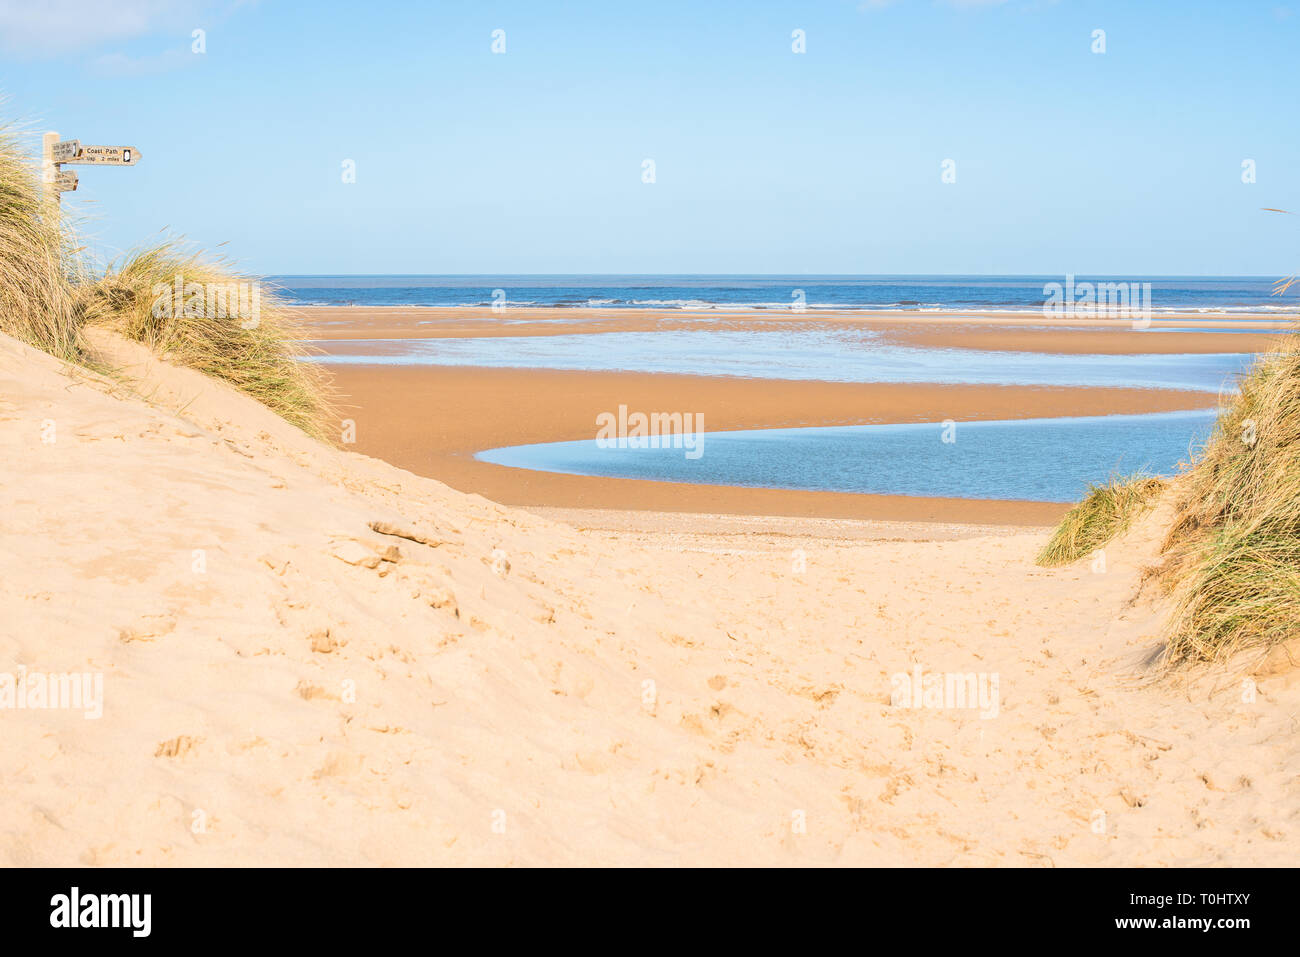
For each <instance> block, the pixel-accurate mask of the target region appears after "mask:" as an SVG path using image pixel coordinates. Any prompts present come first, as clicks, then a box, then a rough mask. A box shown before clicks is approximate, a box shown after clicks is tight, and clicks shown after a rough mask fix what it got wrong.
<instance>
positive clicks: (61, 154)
mask: <svg viewBox="0 0 1300 957" xmlns="http://www.w3.org/2000/svg"><path fill="white" fill-rule="evenodd" d="M80 152H81V141H80V140H64V141H63V142H61V143H55V144H54V146H53V147H52V158H53V160H54V162H56V163H66V162H68V161H69V160H71V159H73V158H74V157H75V156H76V155H77V154H78V153H80Z"/></svg>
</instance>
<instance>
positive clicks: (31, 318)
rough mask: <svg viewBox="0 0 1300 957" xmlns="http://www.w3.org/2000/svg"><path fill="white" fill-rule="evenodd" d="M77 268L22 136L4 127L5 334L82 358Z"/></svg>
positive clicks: (1, 319) (1, 267) (0, 161)
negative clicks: (76, 304) (75, 289)
mask: <svg viewBox="0 0 1300 957" xmlns="http://www.w3.org/2000/svg"><path fill="white" fill-rule="evenodd" d="M76 268H77V266H76V261H75V256H74V254H73V247H72V243H71V241H70V239H69V234H68V232H67V231H66V230H64V229H63V228H62V227H61V224H60V222H59V218H58V214H57V211H56V210H55V209H53V208H52V207H50V206H47V205H46V200H45V198H44V196H43V190H42V186H41V174H40V170H39V168H38V167H37V165H36V164H35V163H34V162H33V161H32V159H31V158H30V157H29V155H28V153H27V152H26V151H25V149H24V146H23V136H22V134H21V133H20V132H19V131H18V130H16V129H14V128H13V127H11V126H0V332H4V333H6V334H8V335H10V336H13V337H14V338H16V339H21V340H22V341H23V342H26V343H27V344H28V345H31V346H34V347H36V348H37V349H41V350H43V351H45V352H49V353H51V354H52V355H56V356H58V357H59V358H61V359H69V360H73V359H76V358H77V357H78V355H79V348H78V337H77V328H78V325H77V317H76V313H75V309H74V301H73V298H74V294H73V285H72V280H73V279H74V278H75V272H76Z"/></svg>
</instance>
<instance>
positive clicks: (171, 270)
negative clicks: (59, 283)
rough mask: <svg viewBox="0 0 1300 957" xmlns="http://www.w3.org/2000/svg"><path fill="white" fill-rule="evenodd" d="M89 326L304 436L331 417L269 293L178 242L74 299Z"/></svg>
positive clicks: (294, 332)
mask: <svg viewBox="0 0 1300 957" xmlns="http://www.w3.org/2000/svg"><path fill="white" fill-rule="evenodd" d="M79 306H80V309H81V312H82V315H83V316H84V317H85V320H86V321H87V322H89V323H94V324H97V325H102V326H106V327H108V328H110V329H113V330H115V331H117V332H119V333H121V334H122V335H124V336H126V337H127V338H129V339H132V340H134V341H136V342H141V343H144V344H145V345H147V346H149V347H150V348H151V349H152V350H153V351H155V352H156V353H157V354H158V355H160V356H162V357H163V358H166V359H167V360H169V361H171V362H174V363H176V364H177V365H182V366H186V367H188V368H191V369H197V370H198V371H200V372H203V373H205V374H207V375H210V376H212V377H213V378H217V379H221V380H223V381H225V382H228V383H230V384H231V385H233V386H234V387H235V388H237V389H239V390H240V391H241V392H244V393H246V394H248V395H250V396H252V397H253V398H254V399H257V400H258V401H259V402H261V403H263V404H264V405H266V406H268V407H269V408H270V409H272V410H273V411H274V412H276V413H278V414H279V415H281V416H282V417H283V418H285V419H287V420H288V421H290V422H292V423H293V424H295V425H297V426H299V427H300V428H302V429H303V430H305V431H306V432H308V433H310V434H312V435H315V436H318V437H323V436H324V435H325V432H326V427H327V425H328V424H329V422H330V421H331V419H332V417H333V411H332V408H331V403H330V398H329V395H328V392H327V389H326V387H325V384H324V382H325V380H324V378H323V374H322V371H321V369H320V367H319V366H317V365H315V364H313V363H310V362H304V361H302V360H303V359H304V358H306V357H307V350H306V348H305V347H304V346H303V345H302V343H301V338H300V335H299V328H298V324H297V322H296V321H295V319H294V317H293V315H292V313H291V312H290V311H289V309H288V308H287V307H286V306H285V305H284V303H283V302H282V301H281V300H280V299H279V298H278V297H277V296H276V295H275V294H274V292H273V291H271V290H270V289H267V288H265V287H263V286H261V285H260V284H259V283H257V282H256V281H255V280H253V279H250V278H249V277H246V276H242V275H240V274H238V273H237V272H235V271H234V270H232V269H231V268H230V267H229V266H228V265H227V264H226V263H224V262H222V261H220V260H215V259H211V258H208V257H206V256H204V255H202V254H200V253H195V252H190V251H187V250H186V249H184V248H183V247H182V246H181V245H180V243H179V242H177V241H174V240H172V241H167V242H163V243H161V244H160V245H158V246H155V247H152V248H149V249H145V250H142V251H140V252H136V253H134V254H132V255H130V256H128V257H127V258H126V259H125V261H124V262H123V263H122V264H121V265H120V266H118V267H117V268H115V269H110V270H109V272H108V273H107V274H106V275H105V276H104V277H103V278H102V279H100V280H98V281H97V282H94V283H88V284H86V285H85V286H84V288H83V289H82V290H81V296H80V300H79Z"/></svg>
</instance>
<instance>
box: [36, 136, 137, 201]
mask: <svg viewBox="0 0 1300 957" xmlns="http://www.w3.org/2000/svg"><path fill="white" fill-rule="evenodd" d="M138 162H140V151H139V150H138V149H136V148H135V147H134V146H82V145H81V140H60V139H59V134H58V133H46V134H45V135H44V137H42V139H41V180H42V182H43V183H44V184H45V190H46V196H47V198H48V199H52V200H53V206H54V209H55V211H57V210H58V206H59V201H60V197H61V196H62V194H63V193H68V192H72V191H73V190H75V189H76V188H77V174H76V173H74V172H73V171H72V170H63V169H60V167H61V166H65V165H66V166H134V165H135V164H136V163H138Z"/></svg>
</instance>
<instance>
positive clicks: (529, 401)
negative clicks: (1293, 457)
mask: <svg viewBox="0 0 1300 957" xmlns="http://www.w3.org/2000/svg"><path fill="white" fill-rule="evenodd" d="M589 311H595V312H597V313H599V314H598V315H597V316H595V317H592V316H588V315H587V313H588V312H589ZM516 312H518V313H519V315H518V316H516ZM615 312H617V313H618V314H614V313H615ZM302 313H303V315H304V317H305V320H306V322H305V324H306V330H307V331H306V332H305V333H304V334H306V335H309V336H311V337H313V338H317V339H320V340H325V341H324V342H322V343H319V345H320V346H321V348H322V349H323V350H324V351H326V352H328V351H331V347H333V348H334V349H337V350H347V349H348V347H349V346H348V342H347V340H354V339H367V340H372V339H378V340H391V341H392V343H393V345H394V347H395V348H397V347H400V346H401V344H402V343H403V342H405V341H408V340H411V339H415V338H426V337H427V338H435V339H436V338H447V337H451V336H455V337H457V338H475V337H498V336H500V335H505V334H509V335H551V334H556V333H558V332H563V333H564V334H568V335H586V336H600V335H602V334H604V333H608V332H612V331H624V332H626V331H652V330H663V329H668V330H675V329H682V328H686V327H688V326H690V327H694V326H698V324H699V320H698V319H695V318H692V317H689V316H686V317H683V316H680V315H673V314H670V315H667V316H664V315H663V313H655V314H651V313H649V312H642V311H638V310H618V311H615V310H604V311H599V310H585V309H584V310H572V309H568V310H565V309H549V310H543V309H529V310H522V309H521V310H513V309H512V310H510V311H508V312H507V313H505V314H504V316H502V315H498V314H493V313H492V312H491V311H490V310H464V309H463V310H455V309H437V308H412V307H407V308H390V309H383V308H380V309H354V308H349V307H316V308H304V309H303V310H302ZM575 313H581V315H579V316H575ZM624 313H632V314H631V315H625V314H624ZM900 315H904V314H891V315H890V316H887V317H884V318H880V319H877V318H875V317H866V318H864V317H863V316H862V315H861V314H857V315H852V316H841V317H834V316H832V317H830V318H828V319H826V318H824V317H822V316H821V315H820V314H818V315H817V316H815V317H813V318H809V319H801V320H797V321H799V322H822V321H825V322H830V323H832V324H835V323H859V324H864V325H870V326H871V327H872V328H876V329H879V330H883V331H885V333H886V334H887V335H888V336H890V337H893V338H895V339H897V341H898V342H900V343H907V344H910V345H918V346H924V347H927V348H944V349H952V348H981V349H985V348H987V349H998V350H1012V351H1022V352H1043V353H1075V354H1079V353H1089V352H1093V351H1095V352H1098V353H1103V354H1105V353H1113V354H1136V353H1143V352H1154V353H1160V354H1165V353H1169V352H1181V351H1186V352H1190V353H1193V354H1195V353H1223V352H1241V353H1248V352H1251V351H1254V349H1257V348H1260V347H1261V344H1263V345H1267V343H1268V342H1270V341H1272V340H1273V338H1275V336H1276V332H1274V333H1260V334H1258V335H1256V334H1249V333H1235V332H1234V333H1228V332H1223V331H1221V327H1222V326H1223V325H1225V324H1226V322H1225V320H1223V319H1221V318H1220V319H1213V318H1211V319H1208V320H1202V321H1203V322H1205V323H1206V328H1205V330H1204V331H1199V332H1195V333H1182V332H1177V333H1175V332H1168V333H1166V332H1151V331H1142V332H1139V331H1133V330H1132V329H1131V328H1129V327H1127V324H1121V325H1125V326H1126V328H1125V329H1122V330H1121V329H1114V328H1107V329H1102V330H1097V331H1091V330H1086V329H1085V330H1079V329H1073V328H1072V329H1070V330H1051V329H1048V330H1042V329H1039V328H1036V327H1032V326H1028V325H1026V321H1025V319H1024V317H1023V316H1005V317H1003V323H1002V324H993V325H991V324H990V322H989V320H988V318H986V317H981V318H980V319H978V320H962V319H960V318H959V317H955V316H948V317H942V318H941V317H928V318H925V319H924V322H923V323H918V322H917V321H916V316H915V314H912V316H911V317H910V318H909V320H908V321H907V322H899V321H898V316H900ZM715 321H718V320H715V319H714V318H712V317H710V318H709V322H710V323H711V325H710V328H713V326H712V323H713V322H715ZM788 321H790V320H789V319H788V317H780V318H775V317H768V316H762V315H755V314H753V313H750V314H746V315H744V316H741V317H739V318H734V319H731V320H723V322H724V323H725V324H727V325H728V326H729V327H731V328H753V327H761V328H766V327H768V325H769V324H771V323H776V322H782V323H784V322H788ZM1170 321H1171V322H1175V323H1177V324H1178V327H1179V328H1184V324H1185V323H1187V322H1192V321H1194V320H1193V319H1191V318H1179V319H1174V320H1170ZM1216 330H1219V331H1216ZM368 348H372V345H371V344H369V343H368ZM329 369H330V374H331V375H332V377H333V380H334V382H335V385H336V387H337V389H338V391H339V393H340V403H341V405H342V407H343V415H344V417H346V418H348V419H350V420H352V421H353V422H354V423H355V427H356V428H355V433H356V443H355V448H356V450H357V451H359V452H362V453H364V454H367V455H373V456H376V457H378V458H382V459H384V460H385V461H388V462H392V463H393V464H395V465H398V466H401V467H402V468H405V469H409V470H410V471H412V472H415V473H417V474H420V475H424V476H427V477H431V478H436V479H438V480H439V481H442V482H445V483H447V484H448V485H450V486H452V487H453V488H456V489H459V490H460V491H464V492H477V493H479V494H482V495H485V496H487V497H488V498H491V499H493V500H494V501H498V502H502V503H505V504H509V505H520V506H530V507H531V506H538V507H551V508H566V509H567V508H576V509H582V508H612V509H636V510H645V511H652V512H697V513H725V514H749V515H772V516H779V515H788V516H806V517H823V518H859V519H878V520H887V521H937V522H975V523H983V524H1008V525H1048V524H1051V523H1053V522H1054V521H1056V520H1057V519H1058V518H1059V517H1060V516H1061V514H1062V513H1063V512H1064V511H1065V509H1066V506H1064V505H1060V504H1056V503H1045V502H1024V501H992V500H979V499H958V498H927V497H921V496H884V495H861V494H845V493H836V492H810V491H790V490H782V489H765V488H739V487H724V486H708V485H684V484H679V483H665V482H654V481H645V480H638V479H615V478H596V477H589V476H578V475H563V474H557V473H547V472H537V471H527V470H522V469H514V468H506V467H503V466H499V465H493V464H489V463H485V462H480V461H476V460H475V459H474V453H476V452H479V451H482V450H485V449H491V448H496V447H500V446H508V445H521V444H529V443H537V442H556V441H567V440H574V439H589V438H591V437H592V435H593V434H594V431H595V420H596V416H597V415H598V414H600V413H601V412H603V411H606V410H610V409H616V408H618V406H619V405H620V404H625V405H628V406H629V407H630V408H634V409H674V410H680V411H691V412H698V413H701V414H703V416H704V421H705V422H706V424H707V428H709V429H710V430H733V429H759V428H784V427H797V426H825V425H859V424H869V423H895V422H942V421H944V420H946V419H953V420H960V421H964V422H972V421H981V420H989V419H1020V418H1028V417H1049V416H1073V415H1103V414H1116V413H1140V412H1165V411H1173V410H1179V409H1201V408H1206V407H1212V406H1213V405H1214V402H1215V399H1214V397H1213V396H1208V397H1207V396H1206V395H1205V394H1202V393H1194V392H1187V391H1177V390H1167V389H1137V388H1127V389H1126V388H1068V387H1058V388H1052V387H1029V386H985V385H944V386H939V385H931V384H888V383H845V382H817V381H790V380H781V379H746V378H737V377H726V376H693V375H671V374H639V373H622V372H582V371H569V370H554V369H551V370H544V369H488V368H474V367H457V366H420V365H332V366H330V367H329Z"/></svg>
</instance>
